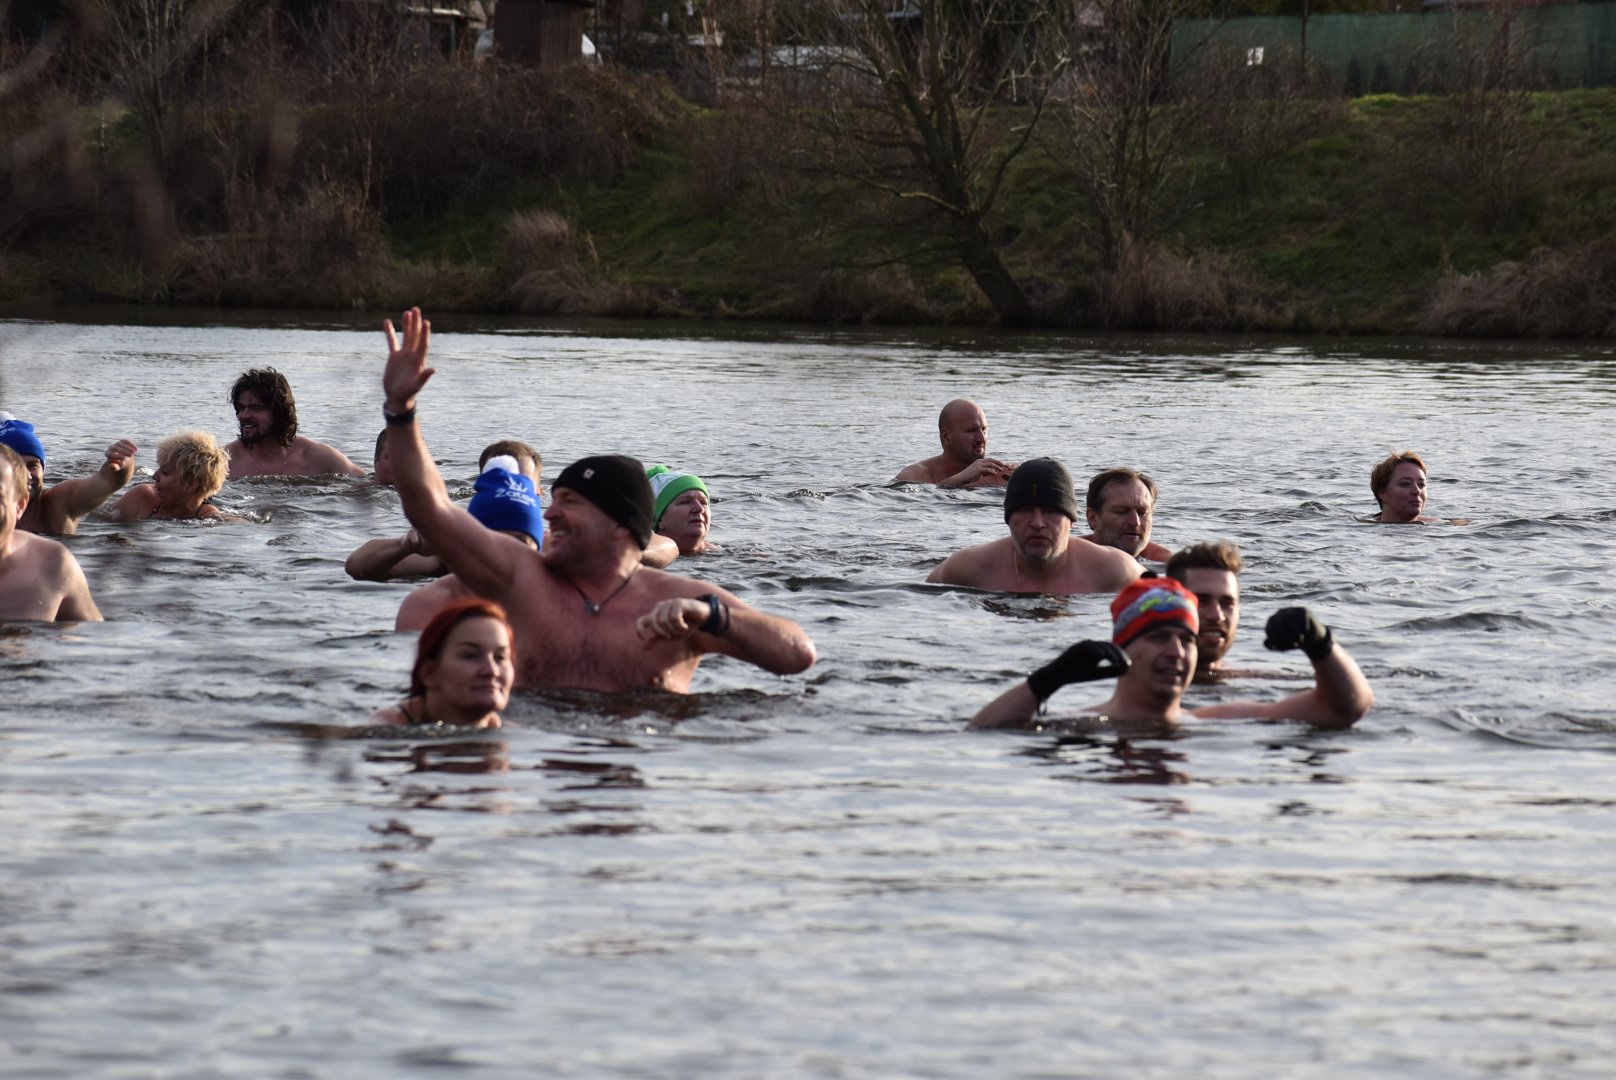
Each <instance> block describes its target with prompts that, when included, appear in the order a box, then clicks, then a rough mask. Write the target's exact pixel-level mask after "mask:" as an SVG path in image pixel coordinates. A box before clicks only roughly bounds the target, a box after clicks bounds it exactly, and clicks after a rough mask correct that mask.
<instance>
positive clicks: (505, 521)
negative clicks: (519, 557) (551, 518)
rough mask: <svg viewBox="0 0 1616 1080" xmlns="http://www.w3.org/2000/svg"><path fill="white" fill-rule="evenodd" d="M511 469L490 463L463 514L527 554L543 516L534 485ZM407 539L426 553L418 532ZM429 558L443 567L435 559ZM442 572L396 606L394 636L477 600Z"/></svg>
mask: <svg viewBox="0 0 1616 1080" xmlns="http://www.w3.org/2000/svg"><path fill="white" fill-rule="evenodd" d="M515 469H516V459H515V458H511V457H505V456H503V455H502V456H500V457H495V458H492V459H490V460H489V462H488V468H486V469H484V470H483V473H482V475H481V476H479V477H477V494H475V495H473V496H472V497H471V502H469V503H467V504H466V510H467V512H468V513H470V514H471V516H472V517H474V518H476V519H477V520H478V521H479V522H480V523H481V524H482V525H483V527H484V528H486V529H491V530H493V531H494V532H496V533H499V534H501V535H503V536H508V537H510V538H511V539H512V540H514V541H516V542H517V543H519V544H523V545H525V546H526V547H527V548H528V549H529V550H531V551H538V550H539V549H540V548H542V547H543V546H544V516H543V515H544V511H543V508H542V507H540V505H539V497H538V495H537V493H536V492H535V491H534V488H533V481H532V480H530V479H528V478H527V477H526V476H524V475H522V474H521V473H518V472H515V471H514V470H515ZM410 536H411V537H413V538H416V540H417V542H418V543H419V544H420V546H421V548H423V549H424V548H425V546H426V545H425V542H424V541H420V540H419V537H420V533H419V532H418V531H417V530H415V529H411V530H410ZM427 550H428V551H430V549H427ZM417 557H419V556H417ZM431 557H432V558H433V560H434V561H437V562H438V564H439V565H440V566H441V565H442V561H441V560H438V559H437V557H436V556H431ZM446 570H447V568H445V570H440V571H439V573H441V574H443V576H442V577H440V578H439V579H438V580H437V581H434V582H432V583H431V584H430V585H423V586H421V587H420V588H419V589H416V590H415V591H414V592H412V593H410V595H409V596H407V597H405V598H404V603H402V604H400V605H399V608H398V616H397V617H396V618H395V619H394V620H393V629H394V630H397V631H405V630H419V629H421V628H422V627H424V626H426V624H427V623H428V622H430V621H431V620H432V617H433V616H434V615H436V614H437V613H438V612H439V611H440V610H441V609H443V608H444V607H446V606H448V605H449V604H452V603H455V602H457V601H460V600H469V599H472V598H474V597H475V596H476V595H477V594H476V593H475V592H473V591H472V590H471V589H470V588H469V587H468V586H467V585H465V584H464V583H463V582H462V581H461V580H460V578H459V577H457V576H455V575H454V574H451V573H447V572H446Z"/></svg>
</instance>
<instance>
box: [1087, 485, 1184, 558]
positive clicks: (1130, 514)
mask: <svg viewBox="0 0 1616 1080" xmlns="http://www.w3.org/2000/svg"><path fill="white" fill-rule="evenodd" d="M1086 503H1087V507H1086V509H1085V511H1084V514H1085V516H1086V517H1087V518H1088V523H1089V529H1090V530H1091V531H1090V532H1089V535H1087V536H1085V537H1083V538H1082V539H1084V540H1087V541H1088V542H1089V543H1091V544H1103V545H1105V546H1106V547H1114V548H1116V549H1117V550H1118V551H1126V552H1127V553H1128V554H1129V555H1132V556H1133V557H1134V558H1136V559H1139V560H1141V561H1143V560H1145V559H1149V560H1150V561H1151V562H1161V561H1162V560H1164V559H1166V558H1167V557H1168V556H1169V555H1171V554H1172V552H1171V551H1168V550H1167V549H1166V548H1165V547H1163V546H1162V545H1160V544H1158V543H1155V542H1154V541H1152V540H1151V539H1150V526H1151V517H1152V515H1153V514H1154V513H1155V510H1156V481H1154V480H1152V479H1151V478H1150V477H1148V476H1146V475H1145V474H1144V473H1142V472H1139V471H1138V470H1136V469H1107V470H1105V472H1102V473H1100V474H1098V475H1097V476H1095V477H1094V479H1092V480H1090V481H1089V490H1088V495H1087V498H1086Z"/></svg>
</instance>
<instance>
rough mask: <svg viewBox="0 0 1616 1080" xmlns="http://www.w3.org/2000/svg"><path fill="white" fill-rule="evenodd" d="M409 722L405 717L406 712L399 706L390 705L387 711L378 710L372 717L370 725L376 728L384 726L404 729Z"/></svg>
mask: <svg viewBox="0 0 1616 1080" xmlns="http://www.w3.org/2000/svg"><path fill="white" fill-rule="evenodd" d="M409 722H410V721H409V719H408V718H407V717H406V716H405V715H404V711H403V710H402V709H400V708H399V707H398V706H397V705H389V706H388V707H387V708H385V709H377V710H376V711H375V712H374V713H372V714H371V716H370V723H371V724H372V725H374V726H376V727H380V726H382V725H384V724H391V725H397V726H399V727H403V726H407V725H408V724H409Z"/></svg>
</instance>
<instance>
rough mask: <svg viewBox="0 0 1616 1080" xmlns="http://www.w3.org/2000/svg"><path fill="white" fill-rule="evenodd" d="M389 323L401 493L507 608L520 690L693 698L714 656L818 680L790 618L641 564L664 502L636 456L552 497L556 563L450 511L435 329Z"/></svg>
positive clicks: (420, 522) (390, 416) (437, 545)
mask: <svg viewBox="0 0 1616 1080" xmlns="http://www.w3.org/2000/svg"><path fill="white" fill-rule="evenodd" d="M403 329H404V335H403V339H402V340H400V339H399V338H398V336H397V334H396V333H395V332H394V329H393V323H392V320H388V321H387V323H386V332H387V347H388V357H387V368H386V371H385V372H384V374H383V376H382V388H383V390H384V392H385V394H386V404H385V405H384V406H383V409H382V411H383V415H384V417H385V419H386V421H387V424H388V425H389V427H390V428H391V430H390V431H389V433H388V436H387V445H388V449H389V453H390V455H391V457H392V461H393V486H394V487H395V488H396V489H397V490H398V493H399V497H400V498H401V499H402V500H403V503H404V513H405V514H406V515H407V516H408V517H409V519H410V524H412V525H414V526H415V527H416V528H417V529H419V530H420V532H421V535H422V536H423V537H424V538H425V539H426V541H427V542H428V543H429V544H431V545H432V547H433V549H434V550H436V551H438V552H440V553H442V555H443V558H444V561H445V562H446V563H447V564H448V566H449V569H451V570H452V571H454V573H455V574H456V575H458V576H459V578H460V580H461V581H462V582H464V583H465V584H466V585H467V586H468V587H470V588H471V589H472V590H473V591H474V592H476V593H477V594H478V595H481V596H486V597H488V598H489V599H491V600H497V601H498V602H499V603H501V604H503V605H504V607H505V610H506V611H507V612H509V614H510V616H511V628H512V629H513V630H514V631H515V637H516V681H517V685H518V686H528V687H533V686H566V687H574V688H577V689H581V690H603V691H619V690H644V689H660V690H673V691H677V692H681V693H682V692H684V691H685V690H687V689H688V688H689V686H690V680H691V677H692V676H693V675H694V674H695V671H696V665H697V664H699V663H700V662H701V658H702V656H703V655H704V654H706V653H710V652H716V653H723V654H724V655H726V656H733V657H735V658H736V659H739V660H745V661H746V662H748V663H751V664H756V665H757V666H758V667H761V668H763V669H764V670H766V671H772V672H774V673H776V674H779V675H792V674H796V673H797V672H800V671H805V670H807V669H808V668H809V667H810V666H812V664H813V662H814V658H815V657H814V644H813V642H812V641H810V640H809V638H808V635H807V634H806V633H804V632H803V629H802V627H800V626H798V625H797V624H796V623H794V622H791V621H790V620H789V619H782V618H780V617H778V616H774V615H766V614H764V613H763V612H761V611H757V610H755V609H753V608H750V607H748V606H747V605H746V604H744V603H742V602H741V601H739V600H737V599H736V598H735V597H734V596H732V595H731V594H729V593H728V592H726V591H724V590H723V589H720V588H716V587H715V586H712V585H708V584H706V583H704V582H700V581H697V580H695V579H694V578H687V577H681V576H679V575H677V574H668V573H664V572H662V571H660V570H654V569H651V568H649V567H646V566H644V565H643V564H642V563H641V554H642V552H643V551H644V549H645V546H646V545H647V544H648V543H649V542H650V540H651V519H652V513H653V507H654V503H653V501H652V498H651V482H650V481H649V480H647V479H646V478H645V468H644V466H642V465H641V464H640V463H639V462H638V461H636V460H635V459H633V458H630V457H621V456H616V455H612V456H605V457H587V458H583V459H581V460H579V461H575V462H573V463H572V464H571V465H569V466H567V467H566V468H565V469H563V470H562V472H561V475H560V476H558V477H556V479H555V481H554V482H553V483H552V484H551V485H550V492H551V501H550V508H549V509H548V510H546V511H545V513H544V522H545V539H544V551H543V552H542V553H540V552H535V551H532V550H530V549H529V548H527V547H525V546H524V545H522V544H515V543H512V542H511V541H510V540H509V539H508V538H506V537H503V536H500V535H499V534H498V533H494V532H490V531H489V530H488V529H485V528H483V526H482V525H480V524H478V523H477V522H476V521H475V520H474V519H473V518H472V517H471V515H470V514H468V513H467V512H466V511H465V510H464V509H463V508H461V507H459V506H456V505H455V504H454V503H452V502H450V501H449V495H448V492H447V491H446V490H445V489H444V486H443V478H442V477H441V476H439V475H438V470H437V467H436V466H435V465H434V464H433V462H432V456H431V455H430V454H429V453H428V452H427V447H426V442H425V441H424V440H423V439H422V438H421V431H420V428H419V427H418V426H417V425H416V423H415V399H416V395H417V394H419V393H420V392H421V390H422V388H423V387H425V386H426V384H427V381H428V380H430V379H431V378H432V376H433V375H434V374H435V371H434V369H432V368H429V367H427V366H426V360H427V353H428V351H429V347H430V343H431V336H432V328H431V324H429V323H427V322H426V320H425V319H423V318H422V317H421V311H420V309H419V308H411V309H410V310H409V311H407V312H405V313H404V328H403Z"/></svg>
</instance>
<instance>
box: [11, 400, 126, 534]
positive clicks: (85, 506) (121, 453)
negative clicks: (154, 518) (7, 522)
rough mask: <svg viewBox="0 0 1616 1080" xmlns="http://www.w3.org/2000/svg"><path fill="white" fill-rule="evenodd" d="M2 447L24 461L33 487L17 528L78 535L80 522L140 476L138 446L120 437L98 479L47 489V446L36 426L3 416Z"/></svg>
mask: <svg viewBox="0 0 1616 1080" xmlns="http://www.w3.org/2000/svg"><path fill="white" fill-rule="evenodd" d="M0 446H6V447H9V448H10V449H12V450H13V451H15V452H16V454H17V456H18V457H19V458H21V459H22V463H23V468H24V470H26V478H27V484H28V509H27V510H26V511H24V512H23V515H22V518H21V520H19V521H18V522H17V528H19V529H24V530H26V531H28V532H34V533H48V534H50V535H53V536H72V535H73V534H74V533H76V532H77V531H78V528H79V520H80V519H81V518H83V517H84V515H85V514H88V513H89V512H90V511H91V510H94V509H95V508H96V507H98V506H100V505H101V504H102V503H104V502H106V501H107V500H108V499H110V498H112V496H113V495H115V494H117V493H118V490H119V489H120V488H122V487H123V486H124V485H125V484H127V483H128V482H129V478H130V477H131V476H133V475H134V472H135V453H136V449H137V448H136V446H135V444H134V443H132V442H130V441H129V440H128V439H119V440H118V441H117V442H115V443H113V444H112V445H111V446H109V447H107V459H106V461H104V462H103V463H102V464H101V468H100V469H99V470H97V471H96V473H95V474H94V475H92V476H84V477H78V478H75V479H72V480H63V481H62V482H61V483H59V484H52V485H51V486H50V487H48V488H47V487H46V486H45V445H44V443H42V442H40V439H39V436H38V435H36V434H35V433H34V425H32V424H30V423H28V422H27V421H26V420H18V419H17V418H16V417H14V416H12V415H11V414H10V413H0Z"/></svg>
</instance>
